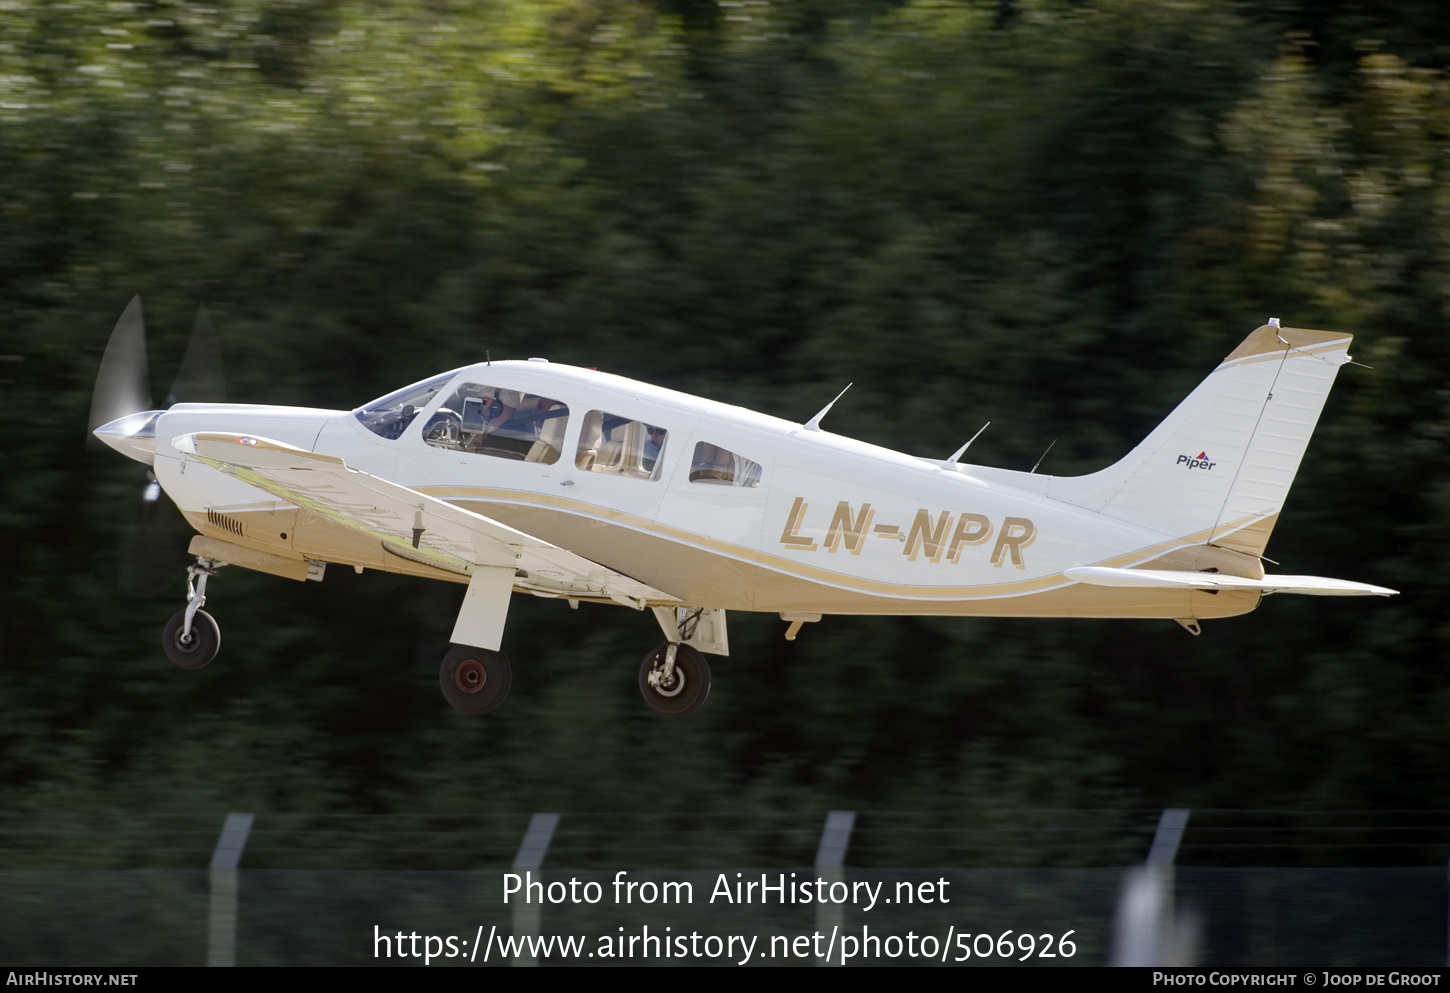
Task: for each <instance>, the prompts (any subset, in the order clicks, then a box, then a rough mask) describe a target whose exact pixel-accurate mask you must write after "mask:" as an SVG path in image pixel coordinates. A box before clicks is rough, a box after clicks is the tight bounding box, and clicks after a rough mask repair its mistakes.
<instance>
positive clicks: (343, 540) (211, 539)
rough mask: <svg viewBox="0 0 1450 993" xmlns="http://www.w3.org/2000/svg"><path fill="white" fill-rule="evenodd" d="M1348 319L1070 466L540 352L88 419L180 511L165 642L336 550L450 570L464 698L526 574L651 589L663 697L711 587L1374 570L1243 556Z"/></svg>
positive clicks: (705, 683) (1281, 488)
mask: <svg viewBox="0 0 1450 993" xmlns="http://www.w3.org/2000/svg"><path fill="white" fill-rule="evenodd" d="M132 307H133V308H135V314H134V315H133V317H132V323H133V324H135V325H137V326H139V321H140V304H139V300H137V301H133V303H132ZM130 313H131V311H130V309H128V314H130ZM127 319H128V318H127V317H126V316H123V318H122V324H125V323H126V322H127ZM120 334H121V325H118V331H117V335H118V336H119V335H120ZM115 340H116V338H115V337H114V336H113V345H112V348H113V349H114V348H116V347H117V346H116V345H115ZM1349 343H1350V336H1349V335H1345V334H1337V333H1333V332H1325V331H1308V330H1302V329H1296V328H1286V327H1280V326H1278V322H1277V321H1271V322H1270V323H1269V324H1267V325H1265V326H1263V327H1261V328H1259V329H1258V330H1256V331H1254V332H1253V333H1252V334H1250V335H1249V336H1248V338H1246V339H1245V340H1244V341H1243V343H1242V344H1240V345H1239V346H1238V347H1237V348H1236V349H1234V350H1233V351H1232V352H1231V353H1230V354H1229V355H1228V357H1227V358H1226V359H1224V361H1223V362H1222V364H1220V365H1219V366H1218V368H1217V369H1215V370H1214V371H1213V372H1212V373H1211V374H1210V375H1209V376H1208V378H1207V379H1205V380H1204V381H1203V382H1202V383H1201V384H1200V385H1199V386H1198V388H1197V389H1195V390H1194V391H1193V393H1191V394H1190V395H1189V396H1188V398H1187V399H1185V400H1184V401H1183V402H1182V403H1180V404H1179V405H1178V407H1177V408H1176V409H1175V410H1174V411H1173V412H1172V413H1171V414H1170V415H1169V416H1168V417H1167V419H1166V420H1164V421H1163V422H1162V423H1161V424H1159V425H1158V427H1157V428H1156V429H1154V431H1153V432H1152V433H1151V434H1149V435H1148V437H1147V438H1146V439H1145V440H1144V441H1143V442H1142V443H1141V444H1140V445H1138V446H1137V447H1136V448H1134V449H1133V450H1132V451H1131V452H1129V453H1128V455H1127V456H1126V457H1124V458H1123V459H1122V460H1121V461H1119V462H1117V463H1115V464H1114V465H1111V466H1109V467H1108V468H1106V469H1103V470H1101V471H1099V472H1095V473H1091V474H1089V475H1086V476H1074V477H1055V476H1049V475H1040V474H1037V473H1035V472H1034V473H1026V472H1014V471H1009V470H1005V469H992V468H986V467H983V466H975V465H968V464H965V463H962V462H959V461H958V459H959V458H960V457H961V455H962V454H963V452H964V451H965V449H966V447H967V446H965V445H964V446H962V449H960V450H958V451H957V452H956V453H955V454H954V455H952V456H951V457H948V458H945V459H928V458H915V457H911V456H908V455H903V454H899V453H897V452H893V451H889V450H887V449H884V448H878V447H876V446H873V445H868V444H865V443H862V442H859V441H852V440H851V439H848V438H843V437H840V436H838V435H833V434H830V433H828V432H825V431H822V430H821V429H820V420H821V417H822V416H823V415H824V414H825V413H826V410H829V409H830V407H829V405H827V408H826V410H823V411H821V413H820V414H817V415H816V416H815V417H814V418H812V419H811V420H810V421H808V422H807V423H805V424H796V423H792V422H789V421H785V420H781V419H778V418H775V417H768V416H766V415H763V414H758V413H754V412H752V411H749V410H746V409H743V408H741V407H734V406H730V405H728V404H724V403H717V402H715V401H712V400H704V399H700V398H698V397H694V396H689V395H686V394H683V393H678V392H675V391H673V390H667V389H661V388H659V387H655V386H649V385H646V384H644V383H639V382H634V381H632V380H629V379H624V378H622V377H619V376H614V375H609V374H607V373H603V372H597V371H594V370H592V369H580V368H574V367H570V366H564V365H558V364H553V363H549V362H547V361H545V360H543V359H529V360H528V361H507V362H493V363H483V364H477V365H470V366H466V367H464V368H462V369H456V370H454V371H452V372H447V373H443V374H442V375H439V376H435V377H433V378H432V379H428V380H425V381H423V382H420V383H416V384H414V385H412V386H408V387H406V388H404V389H401V390H399V391H398V392H396V393H392V394H389V395H388V396H385V397H383V398H381V399H379V400H375V401H373V402H372V403H369V404H366V405H365V406H363V407H359V408H358V409H357V410H354V411H338V410H313V409H307V408H298V407H266V406H248V405H239V404H194V403H184V404H175V405H173V406H171V407H170V408H168V409H166V410H162V411H156V410H139V409H137V408H134V407H133V408H132V410H131V411H127V412H126V416H122V417H119V418H117V419H114V420H113V419H110V417H109V416H107V417H105V418H95V415H94V414H93V418H95V419H97V420H99V419H105V420H108V421H109V423H105V424H104V425H102V426H100V427H98V428H96V430H95V434H96V435H98V436H99V437H100V438H101V439H102V440H104V441H105V442H106V443H107V444H109V445H111V446H112V447H114V448H116V449H117V450H119V451H121V452H123V453H125V454H126V455H128V456H130V457H131V458H133V459H136V460H138V461H141V462H146V463H148V464H150V465H151V467H152V471H153V472H154V475H155V480H156V482H157V483H159V485H160V486H161V487H162V488H164V489H165V491H166V493H167V494H169V495H170V496H171V497H172V499H174V500H175V502H176V504H177V506H178V507H180V509H181V511H182V513H183V514H184V515H185V517H186V519H187V521H188V522H190V524H191V526H192V527H193V528H195V530H196V531H197V532H198V534H197V535H196V536H195V537H194V538H193V539H192V541H191V545H190V548H189V551H190V553H191V554H193V555H195V556H196V557H197V558H196V563H195V564H194V565H193V566H191V567H190V569H189V570H188V582H187V599H188V602H187V606H186V608H185V609H184V610H182V611H180V612H179V613H177V614H176V616H175V617H173V618H172V619H171V621H170V622H169V623H168V624H167V625H166V628H165V632H164V635H163V644H164V647H165V650H166V653H167V655H168V656H169V657H170V658H171V660H172V661H173V662H175V663H176V664H177V665H179V666H181V667H183V668H187V669H195V668H200V667H201V666H204V665H206V664H207V663H208V662H209V661H211V659H212V658H213V656H214V655H215V654H216V651H217V648H218V646H219V644H220V634H219V631H218V628H217V625H216V622H215V621H214V620H213V619H212V618H211V617H210V616H209V615H208V614H207V613H206V612H205V611H202V610H200V609H199V608H200V607H201V606H202V605H203V604H204V603H205V600H206V597H205V592H206V582H207V579H208V578H209V577H211V576H213V575H215V573H216V570H217V569H218V568H219V567H221V566H223V565H226V564H232V565H237V566H241V567H243V568H247V569H256V570H259V571H261V572H266V573H271V574H274V575H278V576H285V577H288V578H291V579H294V580H306V579H315V580H320V579H322V578H323V574H324V571H325V569H326V567H327V566H328V565H329V564H331V565H333V566H352V567H353V568H355V569H356V570H358V571H359V572H361V571H363V570H364V569H381V570H384V571H387V572H396V573H406V574H408V575H413V576H422V577H425V578H429V579H442V580H447V581H450V582H455V583H462V584H467V586H468V590H467V593H466V594H465V596H464V599H463V605H462V608H461V609H460V610H459V613H458V618H457V621H456V624H455V626H454V628H453V634H452V637H451V639H450V640H451V641H452V642H453V643H454V644H453V647H452V648H451V649H450V650H449V651H448V653H447V654H446V656H445V657H444V659H443V664H442V669H441V672H440V676H439V681H440V684H441V686H442V690H443V695H444V696H445V697H446V698H447V700H448V702H449V703H451V704H452V705H453V706H454V707H457V708H458V709H459V710H462V711H465V712H468V713H474V714H481V713H486V712H488V711H490V710H492V709H494V708H495V707H497V706H498V705H499V704H500V703H502V702H503V699H504V697H505V696H506V695H507V693H508V689H509V684H510V681H511V669H510V665H509V661H508V658H507V657H506V656H505V655H504V654H503V652H502V651H501V642H502V638H503V632H504V621H505V618H506V617H507V615H508V609H509V601H510V598H511V597H512V595H513V594H514V593H515V592H521V593H530V594H533V595H534V596H540V597H556V598H559V599H562V600H566V601H568V602H569V604H570V605H571V606H577V605H578V603H579V602H580V601H589V602H592V603H606V604H607V603H614V604H622V605H624V606H627V607H632V608H634V609H636V610H645V609H649V610H652V611H653V613H654V616H655V617H656V618H657V620H658V622H659V625H660V627H661V628H662V629H663V631H664V638H665V640H664V642H663V643H662V644H660V645H659V646H657V647H656V648H654V649H653V650H651V651H650V653H649V654H648V655H647V656H646V657H645V659H644V663H643V665H642V666H641V669H640V672H639V687H640V691H641V693H642V694H643V696H644V698H645V700H646V701H647V702H648V703H649V705H650V706H651V707H652V708H654V709H655V710H657V711H659V712H661V713H664V714H684V713H689V712H690V711H693V710H694V709H696V708H697V707H699V705H700V704H701V703H703V702H704V700H705V697H706V695H707V694H708V692H709V688H710V670H709V667H708V665H707V664H706V663H705V660H704V658H703V657H702V655H701V653H702V652H705V653H712V654H717V655H725V654H728V650H729V646H728V639H727V636H726V625H725V617H726V612H727V611H731V610H754V611H767V612H770V613H778V614H779V615H780V617H781V619H782V620H783V621H785V622H787V623H788V624H789V628H788V629H787V631H786V638H788V639H793V638H794V637H795V636H796V633H797V632H798V631H799V629H800V626H801V625H802V624H804V623H807V622H811V621H818V620H820V619H821V618H822V617H823V616H825V615H827V614H937V615H975V616H999V617H1002V616H1008V617H1122V618H1127V617H1136V618H1164V619H1167V620H1175V621H1177V622H1178V623H1179V624H1181V625H1183V627H1185V628H1187V629H1188V630H1189V631H1190V632H1192V633H1193V634H1198V633H1199V622H1200V621H1201V620H1203V619H1206V618H1218V617H1229V616H1233V615H1235V614H1243V613H1247V612H1248V611H1250V610H1253V609H1254V608H1255V607H1256V606H1258V603H1259V599H1260V598H1261V597H1262V596H1263V595H1264V594H1266V593H1309V594H1319V595H1338V596H1355V595H1369V594H1379V595H1391V594H1393V593H1394V592H1395V591H1393V590H1388V589H1385V588H1383V587H1379V586H1371V585H1367V584H1364V583H1353V582H1345V581H1341V580H1336V579H1323V578H1319V577H1315V576H1271V575H1265V573H1264V568H1263V559H1262V553H1263V551H1264V547H1265V544H1266V543H1267V541H1268V539H1269V534H1270V532H1271V530H1272V529H1273V527H1274V524H1275V522H1276V521H1277V520H1278V516H1279V512H1280V509H1281V508H1282V507H1283V505H1284V499H1285V496H1286V495H1287V494H1288V492H1289V486H1290V484H1291V483H1292V481H1293V479H1294V474H1295V472H1296V471H1297V470H1298V467H1299V462H1300V459H1301V458H1302V457H1303V454H1304V451H1305V448H1306V446H1307V445H1308V442H1309V436H1310V434H1311V433H1312V431H1313V430H1314V425H1315V423H1316V421H1317V420H1318V418H1319V414H1320V411H1321V409H1322V408H1323V405H1324V400H1325V397H1326V395H1327V394H1328V392H1329V388H1330V386H1331V385H1332V383H1333V382H1334V377H1335V373H1336V372H1338V370H1339V367H1340V366H1341V365H1343V364H1344V363H1346V362H1348V361H1349V356H1348V354H1347V349H1348V347H1349ZM110 351H111V350H110V349H108V358H107V360H106V361H110ZM142 356H143V357H142V362H143V364H144V351H143V353H142ZM105 366H106V362H105V361H103V371H102V377H103V378H104V377H105V376H106V375H107V373H106V369H105ZM98 396H99V387H98ZM833 402H834V401H833ZM142 403H145V401H142ZM112 413H114V411H112ZM968 444H970V442H969V443H968Z"/></svg>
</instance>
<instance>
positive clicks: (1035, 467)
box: [1028, 438, 1057, 476]
mask: <svg viewBox="0 0 1450 993" xmlns="http://www.w3.org/2000/svg"><path fill="white" fill-rule="evenodd" d="M1055 444H1057V439H1056V438H1053V439H1052V445H1055ZM1052 445H1048V446H1047V452H1050V451H1052ZM1047 452H1043V453H1042V457H1041V458H1039V459H1038V460H1037V465H1041V464H1042V459H1045V458H1047ZM1037 465H1035V466H1033V467H1032V471H1031V472H1029V473H1028V475H1029V476H1030V475H1032V473H1033V472H1036V471H1037Z"/></svg>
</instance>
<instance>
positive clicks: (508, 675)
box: [438, 645, 514, 714]
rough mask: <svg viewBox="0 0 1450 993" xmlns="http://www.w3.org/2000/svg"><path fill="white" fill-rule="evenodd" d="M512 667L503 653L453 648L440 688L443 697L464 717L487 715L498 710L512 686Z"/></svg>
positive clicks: (443, 668) (440, 675)
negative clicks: (467, 715)
mask: <svg viewBox="0 0 1450 993" xmlns="http://www.w3.org/2000/svg"><path fill="white" fill-rule="evenodd" d="M513 681H514V675H513V666H511V665H510V664H509V659H508V656H507V655H505V654H504V653H503V652H490V651H488V650H487V649H483V648H470V647H468V646H467V645H454V646H453V647H452V648H450V649H449V650H448V654H447V655H445V656H443V665H442V666H441V667H440V668H439V670H438V685H439V687H441V688H442V690H443V698H444V699H445V700H447V701H448V702H449V703H450V704H452V705H453V706H454V708H455V709H457V710H461V711H463V712H464V713H465V714H486V713H488V712H489V711H491V710H495V709H497V708H498V706H499V704H501V703H503V702H504V699H505V698H507V697H508V695H509V687H510V686H512V685H513Z"/></svg>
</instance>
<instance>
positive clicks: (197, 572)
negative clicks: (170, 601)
mask: <svg viewBox="0 0 1450 993" xmlns="http://www.w3.org/2000/svg"><path fill="white" fill-rule="evenodd" d="M225 564H226V563H225V562H216V561H214V560H212V559H208V558H202V557H201V556H197V559H196V564H195V565H192V566H189V567H188V568H187V570H186V609H184V610H180V611H177V613H176V614H175V615H174V616H173V617H172V618H171V620H169V621H167V622H166V627H165V629H164V630H163V631H162V632H161V648H162V650H164V651H165V652H166V657H167V658H169V659H170V660H171V661H172V662H173V663H175V664H176V665H178V666H180V667H181V668H183V669H200V668H201V667H202V666H204V665H206V664H207V663H208V662H210V661H211V660H212V659H214V658H216V653H217V650H218V649H219V648H221V645H222V632H221V628H219V627H218V626H217V622H216V621H215V620H214V619H213V618H212V616H211V615H210V614H208V613H207V612H206V611H204V610H202V609H201V608H202V606H203V605H204V604H205V603H206V581H207V580H208V579H209V578H211V577H212V576H215V575H216V573H217V570H218V569H220V568H221V567H222V566H223V565H225Z"/></svg>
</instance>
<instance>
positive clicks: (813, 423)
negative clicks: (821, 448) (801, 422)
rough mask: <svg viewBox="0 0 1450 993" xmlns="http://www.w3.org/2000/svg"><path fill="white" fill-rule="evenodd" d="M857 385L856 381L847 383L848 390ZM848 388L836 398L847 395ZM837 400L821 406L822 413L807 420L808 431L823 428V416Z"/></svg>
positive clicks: (806, 427)
mask: <svg viewBox="0 0 1450 993" xmlns="http://www.w3.org/2000/svg"><path fill="white" fill-rule="evenodd" d="M855 385H856V384H855V383H847V384H846V390H849V389H850V388H851V387H853V386H855ZM846 390H842V391H841V392H840V393H837V394H836V400H839V399H841V397H843V396H845V395H846ZM836 400H832V401H831V402H830V403H828V404H826V405H825V406H824V407H822V408H821V411H820V413H818V414H817V415H816V416H815V417H812V418H811V419H810V420H808V421H806V423H805V429H806V430H807V431H819V430H820V429H821V418H822V417H825V416H826V414H828V413H830V410H831V408H832V407H834V406H835V405H836Z"/></svg>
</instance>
